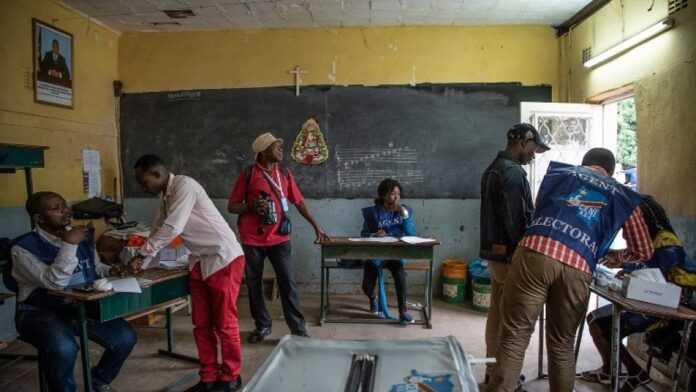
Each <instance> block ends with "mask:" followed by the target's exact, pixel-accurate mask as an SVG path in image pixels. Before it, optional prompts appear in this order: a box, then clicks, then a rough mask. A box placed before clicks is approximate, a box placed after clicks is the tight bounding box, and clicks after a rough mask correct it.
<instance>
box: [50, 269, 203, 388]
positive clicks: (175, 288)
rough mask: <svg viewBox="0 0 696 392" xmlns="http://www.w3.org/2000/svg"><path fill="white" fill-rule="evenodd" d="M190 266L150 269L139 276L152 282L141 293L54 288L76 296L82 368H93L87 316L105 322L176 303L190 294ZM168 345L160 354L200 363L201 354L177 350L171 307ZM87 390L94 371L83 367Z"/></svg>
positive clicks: (57, 293) (52, 291)
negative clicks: (173, 268) (175, 349)
mask: <svg viewBox="0 0 696 392" xmlns="http://www.w3.org/2000/svg"><path fill="white" fill-rule="evenodd" d="M188 274H189V273H188V270H184V271H181V270H177V271H171V270H164V269H159V268H154V269H149V270H145V271H143V272H142V273H141V274H138V275H137V276H136V277H138V278H144V279H149V280H151V281H152V282H151V283H149V284H148V285H147V286H146V287H142V293H114V292H113V291H107V292H92V293H86V292H80V291H75V290H61V291H58V290H51V291H49V293H50V294H53V295H57V296H61V297H67V298H70V299H72V300H74V301H75V302H76V304H77V308H78V323H79V338H80V346H81V350H80V354H81V360H82V369H91V368H92V367H91V366H90V360H89V339H88V337H87V320H93V321H96V322H105V321H109V320H113V319H117V318H121V317H126V316H128V315H130V314H133V313H138V312H142V311H145V310H148V309H152V308H153V307H158V306H161V305H162V304H167V303H172V304H173V303H176V302H177V301H176V300H177V299H179V298H182V297H186V296H188V294H189V292H188ZM166 328H167V349H166V350H159V354H161V355H166V356H169V357H172V358H176V359H183V360H188V361H192V362H195V363H198V358H193V357H189V356H186V355H182V354H179V353H176V352H175V351H174V334H173V332H172V313H171V307H168V308H167V318H166ZM82 375H83V380H84V385H85V391H92V388H91V385H92V374H91V372H89V371H83V372H82Z"/></svg>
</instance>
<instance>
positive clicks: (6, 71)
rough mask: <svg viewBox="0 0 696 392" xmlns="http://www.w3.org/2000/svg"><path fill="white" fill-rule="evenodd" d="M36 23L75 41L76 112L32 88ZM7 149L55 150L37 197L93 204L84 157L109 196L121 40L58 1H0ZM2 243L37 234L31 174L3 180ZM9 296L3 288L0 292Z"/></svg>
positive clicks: (0, 126) (1, 333) (37, 174)
mask: <svg viewBox="0 0 696 392" xmlns="http://www.w3.org/2000/svg"><path fill="white" fill-rule="evenodd" d="M32 18H37V19H40V20H41V21H43V22H45V23H48V24H51V25H53V26H56V27H58V28H60V29H62V30H65V31H68V32H69V33H71V34H73V40H74V41H73V42H74V53H73V54H74V63H73V64H74V72H73V81H74V90H73V98H74V108H73V109H65V108H59V107H54V106H49V105H43V104H38V103H35V102H34V96H33V90H32V87H31V72H32V71H31V70H32ZM0 36H1V37H2V39H1V40H0V54H1V55H0V57H2V61H0V86H2V94H0V143H14V144H38V145H44V146H49V147H50V149H49V150H47V151H46V154H45V157H46V166H47V167H46V168H44V169H36V170H33V178H34V190H35V191H41V190H52V191H56V192H59V193H61V194H63V195H64V196H65V197H66V199H68V200H69V201H77V200H82V199H84V198H86V195H85V193H84V192H83V185H82V169H81V167H82V166H81V165H82V156H81V154H82V150H83V149H85V148H90V149H97V150H99V151H100V153H101V161H102V184H103V191H104V193H105V194H107V195H110V196H114V186H113V182H114V179H119V178H120V175H119V170H118V166H117V161H116V159H117V156H118V146H117V132H116V126H115V118H116V117H115V114H116V111H115V104H116V100H115V98H114V96H113V90H112V82H113V80H116V79H118V40H119V34H118V33H117V32H114V31H113V30H111V29H108V28H105V27H103V26H102V25H100V24H98V23H95V22H94V21H93V20H92V21H90V20H88V19H87V18H86V17H85V16H84V15H82V14H79V13H77V12H75V11H73V10H71V9H69V8H67V7H65V6H64V5H62V4H60V3H59V2H57V1H53V0H32V1H24V0H4V1H0ZM0 190H1V191H0V221H1V222H2V224H1V225H0V236H2V237H6V236H9V237H11V236H15V235H18V234H21V233H22V232H25V231H27V230H28V229H29V220H28V219H27V217H26V213H25V212H24V208H23V205H24V202H25V200H26V191H25V186H24V173H23V172H22V171H18V172H17V174H0ZM0 290H2V288H0ZM9 309H14V302H13V301H10V303H7V304H6V305H4V306H2V307H0V320H1V321H0V340H2V339H3V338H6V337H7V336H8V335H11V334H14V330H13V327H12V324H13V323H12V319H13V316H12V315H11V314H10V313H8V312H9V311H10V310H9Z"/></svg>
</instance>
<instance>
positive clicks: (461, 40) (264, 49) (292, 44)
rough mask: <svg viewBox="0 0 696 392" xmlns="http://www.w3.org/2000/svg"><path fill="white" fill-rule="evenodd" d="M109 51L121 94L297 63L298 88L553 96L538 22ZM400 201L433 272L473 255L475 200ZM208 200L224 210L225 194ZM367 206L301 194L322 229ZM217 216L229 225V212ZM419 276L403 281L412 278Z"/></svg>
mask: <svg viewBox="0 0 696 392" xmlns="http://www.w3.org/2000/svg"><path fill="white" fill-rule="evenodd" d="M119 53H120V55H119V58H120V61H119V70H120V72H119V74H120V77H121V80H122V81H123V84H124V90H125V91H126V92H152V91H176V90H192V89H196V90H197V89H218V88H241V87H264V86H279V85H292V84H293V78H292V75H290V74H289V73H288V71H289V70H290V69H292V68H293V67H295V66H296V65H299V66H300V67H301V68H302V69H304V70H306V71H308V73H307V74H306V75H304V77H303V79H304V82H303V84H305V85H384V84H409V83H411V84H413V83H453V82H477V83H494V82H520V83H522V84H524V85H540V84H546V85H551V86H552V94H553V96H554V97H556V96H557V87H558V76H559V73H558V40H557V38H556V36H555V32H554V30H553V29H552V28H550V27H546V26H495V27H393V28H335V29H328V28H316V29H276V30H261V31H259V30H255V31H226V32H187V33H146V34H143V33H124V34H123V35H122V36H121V41H120V52H119ZM500 146H501V148H503V147H504V141H503V140H501V143H500ZM182 148H183V146H182ZM493 158H494V157H491V159H493ZM463 159H466V158H463ZM453 164H456V162H453ZM128 173H129V172H128V170H126V174H128ZM233 180H234V179H233V178H230V179H229V182H230V186H231V184H232V181H233ZM301 186H302V184H300V187H301ZM376 186H377V184H375V189H376ZM406 191H408V190H406ZM404 202H405V203H408V204H410V205H412V206H413V207H414V209H415V215H416V217H417V224H418V230H419V233H420V234H422V235H424V236H426V235H427V236H434V237H436V238H438V239H439V240H441V241H442V245H441V246H439V247H438V248H437V249H436V274H439V264H440V262H441V260H442V259H443V258H446V257H460V258H464V259H467V260H470V259H472V258H474V257H476V256H477V254H478V242H479V234H478V227H479V205H480V202H479V200H478V199H469V200H462V199H449V200H423V199H416V200H413V199H411V200H405V201H404ZM216 203H217V204H218V206H219V207H220V208H221V210H222V211H225V210H226V201H225V200H216ZM371 204H372V201H371V200H367V199H354V200H347V199H322V200H308V205H309V206H310V208H311V210H312V211H313V213H314V215H315V216H316V217H317V219H318V221H319V222H320V223H321V224H322V225H323V226H324V227H325V229H326V230H327V231H328V232H329V233H330V234H332V235H357V234H358V233H359V231H360V227H361V225H362V221H361V217H360V209H361V208H363V207H365V206H369V205H371ZM126 205H127V210H128V211H129V213H130V217H137V218H139V219H143V218H145V219H147V217H148V216H149V214H150V211H151V210H152V208H154V206H153V204H152V200H148V199H130V200H127V203H126ZM293 211H294V210H293ZM223 214H224V215H225V216H226V217H227V218H228V220H229V221H230V223H231V224H232V225H233V226H234V224H235V221H236V217H235V216H231V215H229V214H227V213H226V212H224V213H223ZM292 218H293V222H294V223H295V222H297V223H296V224H295V232H294V234H293V237H292V241H293V255H294V260H295V263H296V271H297V276H296V277H297V280H298V282H299V283H300V285H301V287H302V288H303V289H304V290H307V291H318V289H319V287H318V285H319V248H318V247H317V246H316V245H314V244H313V241H314V233H313V231H312V230H311V228H310V227H309V226H308V225H307V224H305V223H304V220H303V219H302V218H301V217H300V216H299V215H297V214H296V212H293V216H292ZM359 277H360V274H358V273H355V272H349V273H344V274H341V273H339V274H337V275H335V278H336V279H337V286H336V288H337V289H339V290H356V289H358V286H357V285H356V284H355V283H356V282H358V280H357V279H358V278H359ZM422 279H423V278H422V277H421V276H417V274H413V276H412V277H411V281H412V282H413V283H414V284H418V283H419V282H422ZM437 281H439V279H436V282H437ZM341 283H347V284H345V285H341ZM435 290H436V292H437V291H438V290H439V289H438V288H437V287H436V289H435Z"/></svg>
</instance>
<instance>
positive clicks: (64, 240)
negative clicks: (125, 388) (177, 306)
mask: <svg viewBox="0 0 696 392" xmlns="http://www.w3.org/2000/svg"><path fill="white" fill-rule="evenodd" d="M26 210H27V213H28V214H29V217H30V218H31V220H32V222H33V223H34V230H32V231H30V232H29V233H26V234H24V235H22V236H20V237H18V238H17V239H15V240H14V241H13V246H12V248H11V250H10V253H11V255H12V275H11V276H12V279H13V282H12V283H10V284H8V288H10V289H16V291H17V314H16V315H15V325H16V327H17V332H19V336H20V337H21V339H22V340H24V341H26V342H28V343H30V344H31V345H32V346H34V347H36V349H37V350H38V352H39V362H40V366H41V369H42V370H43V371H44V372H45V373H46V379H47V383H48V389H49V391H51V392H59V391H60V392H73V391H75V390H76V386H75V376H74V370H75V360H76V359H77V353H78V351H79V350H80V347H79V345H78V343H77V340H76V339H75V335H77V334H78V330H77V326H78V323H77V312H76V308H75V304H74V302H72V300H69V299H67V298H65V297H59V296H55V295H50V294H49V293H48V292H47V291H48V290H62V289H64V288H66V287H70V286H85V285H90V284H92V283H93V282H94V281H95V280H97V279H98V278H100V277H104V276H107V275H118V274H119V272H120V271H119V268H118V267H110V266H108V265H106V264H103V263H101V262H100V261H99V255H98V254H97V251H96V249H95V243H94V229H93V228H92V227H91V226H73V227H71V226H70V224H71V221H72V212H71V210H70V208H69V207H68V206H67V204H66V202H65V199H63V197H62V196H61V195H59V194H57V193H54V192H37V193H34V194H32V195H31V196H29V199H28V200H27V202H26ZM10 286H14V287H10ZM87 332H88V335H89V338H90V340H93V341H94V342H96V343H97V344H99V345H100V346H102V347H103V348H104V353H103V354H102V357H101V360H100V361H99V363H98V364H97V366H95V367H93V368H92V369H91V370H90V371H91V372H92V384H93V389H94V391H113V390H114V389H113V388H111V387H110V385H109V384H111V382H112V381H113V380H114V379H115V378H116V376H117V375H118V373H119V371H120V370H121V367H122V366H123V363H124V362H125V361H126V358H128V355H129V354H130V352H131V350H133V347H134V346H135V344H136V342H137V335H136V333H135V331H134V330H133V328H132V327H131V326H130V324H128V322H126V321H125V320H123V319H121V318H118V319H115V320H111V321H106V322H103V323H97V322H95V323H88V324H87Z"/></svg>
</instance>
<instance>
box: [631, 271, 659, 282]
mask: <svg viewBox="0 0 696 392" xmlns="http://www.w3.org/2000/svg"><path fill="white" fill-rule="evenodd" d="M631 277H632V278H638V279H642V280H647V281H648V282H657V283H662V284H666V283H667V281H666V280H665V276H664V275H662V271H660V269H659V268H644V269H639V270H635V271H633V272H631Z"/></svg>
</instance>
